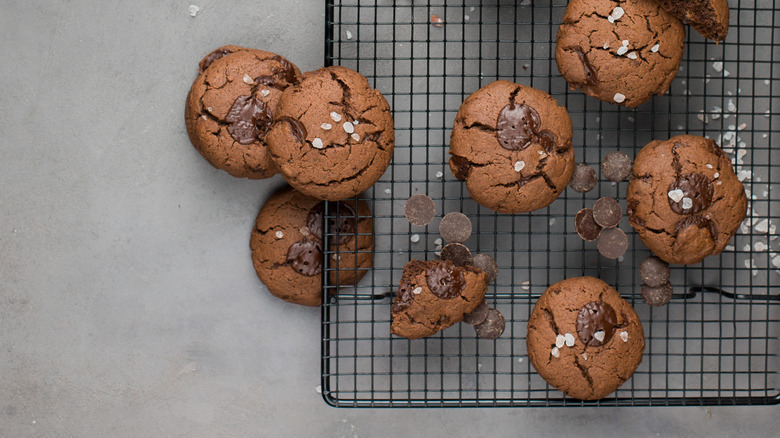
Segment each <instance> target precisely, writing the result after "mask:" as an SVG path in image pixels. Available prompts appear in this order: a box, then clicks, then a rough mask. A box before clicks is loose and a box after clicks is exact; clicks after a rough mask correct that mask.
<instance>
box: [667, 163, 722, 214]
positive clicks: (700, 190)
mask: <svg viewBox="0 0 780 438" xmlns="http://www.w3.org/2000/svg"><path fill="white" fill-rule="evenodd" d="M673 190H681V191H682V192H683V198H682V199H680V200H679V201H675V200H674V199H672V198H671V197H668V199H669V207H671V209H672V211H674V212H675V213H677V214H696V213H698V212H700V211H702V210H706V209H708V208H709V207H710V205H711V204H712V195H713V192H714V187H713V185H712V180H710V179H709V178H708V177H707V176H706V175H703V174H701V173H686V174H684V175H680V176H679V177H678V178H677V179H676V180H675V181H672V184H670V185H669V191H670V192H671V191H673ZM686 199H689V200H690V201H686ZM686 204H689V205H686ZM686 207H687V208H686Z"/></svg>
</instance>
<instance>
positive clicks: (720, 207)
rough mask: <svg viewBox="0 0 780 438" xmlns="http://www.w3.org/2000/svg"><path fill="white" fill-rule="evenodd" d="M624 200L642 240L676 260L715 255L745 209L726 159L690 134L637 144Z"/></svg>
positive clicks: (740, 187)
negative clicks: (638, 145) (636, 152)
mask: <svg viewBox="0 0 780 438" xmlns="http://www.w3.org/2000/svg"><path fill="white" fill-rule="evenodd" d="M626 200H627V202H626V203H627V205H628V208H627V215H628V219H629V223H630V224H631V226H632V227H634V230H636V232H637V233H639V237H640V238H641V239H642V242H644V244H645V245H646V246H647V247H648V248H649V249H650V250H651V251H652V252H653V253H654V254H655V255H657V256H658V257H659V258H661V259H662V260H664V261H666V262H668V263H676V264H680V265H687V264H691V263H699V262H700V261H702V260H703V259H704V258H705V257H707V256H709V255H713V254H720V252H721V251H723V248H725V247H726V245H727V244H728V242H729V240H730V239H731V237H732V236H733V235H734V233H735V232H736V231H737V229H738V228H739V225H740V224H741V223H742V221H743V220H744V219H745V214H746V213H747V196H746V195H745V188H744V186H743V185H742V183H741V182H739V180H738V179H737V176H736V175H735V174H734V170H733V168H732V167H731V161H730V160H729V158H728V157H727V156H726V154H724V153H723V151H722V150H721V149H720V148H719V147H718V145H716V144H715V142H714V141H712V140H709V139H706V138H704V137H697V136H693V135H680V136H677V137H672V138H670V139H669V140H667V141H653V142H651V143H650V144H648V145H647V146H645V147H644V148H642V150H641V151H640V152H639V154H638V155H637V158H636V160H635V162H634V170H633V174H632V176H631V181H630V182H629V184H628V193H627V195H626Z"/></svg>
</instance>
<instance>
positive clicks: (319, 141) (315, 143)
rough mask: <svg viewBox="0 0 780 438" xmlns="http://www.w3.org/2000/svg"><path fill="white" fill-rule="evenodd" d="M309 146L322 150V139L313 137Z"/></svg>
mask: <svg viewBox="0 0 780 438" xmlns="http://www.w3.org/2000/svg"><path fill="white" fill-rule="evenodd" d="M311 146H312V147H313V148H315V149H322V148H323V145H322V139H321V138H319V137H314V140H312V141H311Z"/></svg>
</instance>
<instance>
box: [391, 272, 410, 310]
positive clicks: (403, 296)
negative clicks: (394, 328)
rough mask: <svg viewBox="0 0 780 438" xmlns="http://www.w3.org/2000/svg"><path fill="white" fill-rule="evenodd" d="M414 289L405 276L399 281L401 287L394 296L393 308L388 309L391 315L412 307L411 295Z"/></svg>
mask: <svg viewBox="0 0 780 438" xmlns="http://www.w3.org/2000/svg"><path fill="white" fill-rule="evenodd" d="M415 287H416V286H415V285H414V284H412V283H411V282H410V281H409V279H408V278H406V276H404V278H402V279H401V286H400V287H399V288H398V293H397V294H396V296H395V300H394V301H393V306H392V308H391V309H390V310H391V311H392V312H393V313H397V312H402V311H404V310H406V309H408V308H409V306H411V305H412V301H413V297H412V293H413V291H414V289H415Z"/></svg>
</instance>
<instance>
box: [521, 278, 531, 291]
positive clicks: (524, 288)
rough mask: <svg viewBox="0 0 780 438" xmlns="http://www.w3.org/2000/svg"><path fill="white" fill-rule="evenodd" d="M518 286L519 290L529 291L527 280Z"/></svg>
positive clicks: (529, 285) (529, 284) (529, 286)
mask: <svg viewBox="0 0 780 438" xmlns="http://www.w3.org/2000/svg"><path fill="white" fill-rule="evenodd" d="M520 285H521V286H520V289H523V290H528V289H531V282H529V281H528V280H526V281H524V282H522V283H520Z"/></svg>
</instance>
